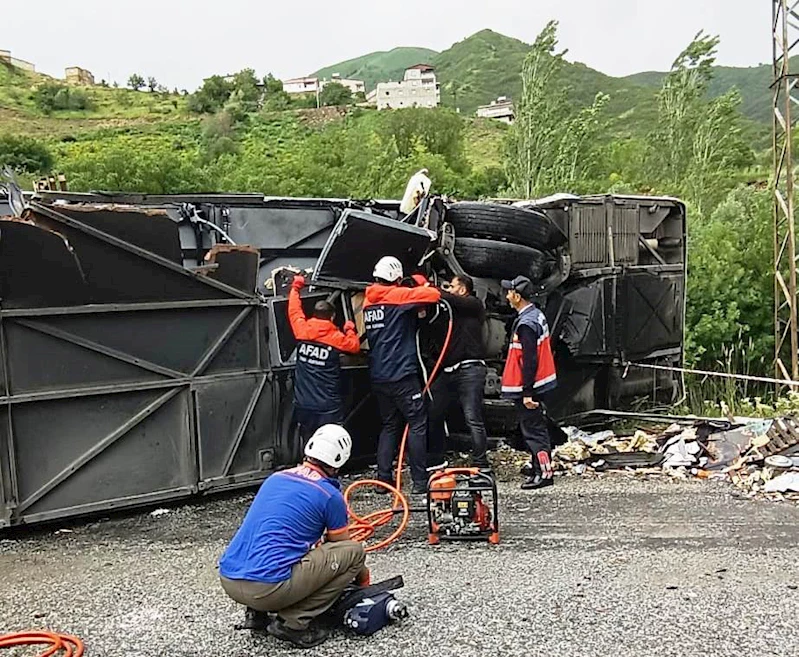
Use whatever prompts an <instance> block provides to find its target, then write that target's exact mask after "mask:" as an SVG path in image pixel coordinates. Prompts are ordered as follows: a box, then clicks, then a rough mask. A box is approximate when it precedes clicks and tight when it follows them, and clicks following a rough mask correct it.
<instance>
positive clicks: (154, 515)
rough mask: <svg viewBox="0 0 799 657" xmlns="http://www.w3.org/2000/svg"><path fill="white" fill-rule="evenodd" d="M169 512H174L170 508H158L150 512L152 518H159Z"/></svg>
mask: <svg viewBox="0 0 799 657" xmlns="http://www.w3.org/2000/svg"><path fill="white" fill-rule="evenodd" d="M168 513H172V511H170V510H169V509H156V510H155V511H153V512H152V513H151V514H150V517H151V518H158V517H159V516H165V515H167V514H168Z"/></svg>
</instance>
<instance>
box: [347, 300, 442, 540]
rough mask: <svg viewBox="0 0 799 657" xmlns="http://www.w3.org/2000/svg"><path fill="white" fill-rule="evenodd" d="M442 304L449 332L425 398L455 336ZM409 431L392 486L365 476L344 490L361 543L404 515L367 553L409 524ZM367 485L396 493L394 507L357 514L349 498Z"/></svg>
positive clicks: (354, 534)
mask: <svg viewBox="0 0 799 657" xmlns="http://www.w3.org/2000/svg"><path fill="white" fill-rule="evenodd" d="M441 303H443V305H444V306H445V307H446V309H447V312H448V313H449V323H448V325H447V335H446V337H445V338H444V345H443V347H442V348H441V353H440V354H439V356H438V360H437V361H436V364H435V367H433V371H432V372H431V373H430V378H429V379H427V381H426V382H425V387H424V390H423V391H422V397H424V396H425V395H426V394H427V393H428V392H429V391H430V386H431V385H433V381H434V380H435V378H436V376H437V375H438V371H439V370H440V369H441V364H442V363H443V362H444V356H445V355H446V354H447V349H449V341H450V338H451V337H452V324H453V317H452V307H451V306H450V305H449V304H448V303H447V302H446V301H442V302H441ZM417 347H418V341H417ZM409 431H410V425H408V424H406V425H405V431H404V432H403V434H402V441H401V442H400V449H399V456H398V457H397V472H396V475H395V478H394V485H393V486H392V485H391V484H388V483H386V482H385V481H380V480H378V479H362V480H360V481H356V482H353V483H352V484H350V485H349V486H348V487H347V489H346V490H345V491H344V500H345V501H346V502H347V510H348V512H349V515H350V518H352V522H351V523H350V525H349V530H350V538H352V540H354V541H358V542H359V543H363V542H364V541H367V540H369V539H370V538H371V537H372V536H374V534H375V532H376V531H377V529H378V528H380V527H382V526H384V525H387V524H388V523H389V522H391V520H392V519H393V518H394V516H395V515H397V514H398V513H401V514H402V517H401V519H400V523H399V525H398V526H397V528H396V529H395V530H394V531H393V532H392V533H391V535H389V536H388V537H387V538H385V539H383V540H382V541H379V542H377V543H375V544H373V545H369V546H367V547H366V552H374V551H375V550H380V549H381V548H384V547H386V546H388V545H390V544H391V543H393V542H394V541H396V540H397V539H398V538H399V537H400V536H402V534H403V533H404V532H405V529H406V528H407V527H408V519H409V518H410V514H411V508H410V505H409V503H408V498H407V497H406V496H405V495H403V494H402V466H403V463H404V461H405V448H406V446H407V442H408V433H409ZM367 486H377V487H378V488H384V489H386V490H387V491H388V492H389V493H391V494H392V495H393V496H394V499H393V502H392V505H391V507H389V508H387V509H381V510H379V511H374V512H372V513H370V514H368V515H366V516H363V517H361V516H359V515H358V514H357V513H355V511H353V510H352V506H351V504H350V497H351V496H352V493H353V491H355V490H357V489H358V488H365V487H367ZM398 505H399V506H398Z"/></svg>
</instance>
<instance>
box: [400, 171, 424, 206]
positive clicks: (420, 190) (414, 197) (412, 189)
mask: <svg viewBox="0 0 799 657" xmlns="http://www.w3.org/2000/svg"><path fill="white" fill-rule="evenodd" d="M427 173H428V171H427V169H421V170H420V171H417V172H416V173H415V174H413V176H411V179H410V180H409V181H408V186H407V187H406V188H405V194H404V195H403V197H402V203H401V204H400V212H403V213H404V214H410V213H411V212H413V211H414V210H415V209H416V206H417V205H419V203H420V201H421V200H422V199H423V198H424V197H425V196H427V194H428V193H429V192H430V185H431V184H432V181H431V180H430V178H428V177H427Z"/></svg>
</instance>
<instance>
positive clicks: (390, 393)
mask: <svg viewBox="0 0 799 657" xmlns="http://www.w3.org/2000/svg"><path fill="white" fill-rule="evenodd" d="M372 392H373V393H374V395H375V397H376V398H377V404H378V408H379V409H380V418H381V419H382V422H383V428H382V430H381V432H380V438H379V440H378V443H377V477H378V479H380V480H382V481H387V482H393V481H394V472H393V470H394V469H393V464H394V457H395V456H396V455H397V449H398V448H399V443H400V440H401V439H402V432H403V430H404V429H405V425H406V424H408V425H409V426H410V430H409V433H408V449H407V452H408V462H409V463H410V466H411V478H412V479H413V482H414V483H415V484H427V410H426V409H425V405H424V399H422V386H421V384H420V383H419V378H418V377H417V376H416V375H410V376H406V377H405V378H403V379H400V380H399V381H392V382H389V383H373V384H372Z"/></svg>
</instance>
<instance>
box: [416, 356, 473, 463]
mask: <svg viewBox="0 0 799 657" xmlns="http://www.w3.org/2000/svg"><path fill="white" fill-rule="evenodd" d="M486 371H487V368H486V366H485V365H483V364H480V363H473V364H472V363H470V364H467V365H463V366H461V367H459V368H458V369H456V370H455V371H453V372H444V371H442V372H441V373H440V374H439V375H438V377H436V380H435V381H434V382H433V385H432V387H431V389H430V393H431V394H432V396H433V400H432V402H431V403H430V432H429V435H428V443H427V445H428V452H429V453H430V458H431V459H435V460H436V461H438V462H440V460H443V455H444V447H445V446H444V442H445V441H444V422H445V420H446V419H447V413H448V412H449V409H450V408H452V404H453V402H457V403H459V404H460V405H461V408H462V409H463V418H464V420H465V421H466V427H467V428H468V429H469V433H470V434H471V436H472V463H473V464H474V465H476V466H477V467H483V466H487V465H488V457H487V456H486V449H487V447H488V436H487V435H486V427H485V419H484V417H483V394H484V391H485V380H486ZM439 457H441V459H439Z"/></svg>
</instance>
